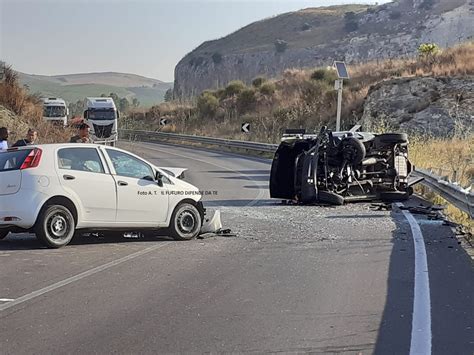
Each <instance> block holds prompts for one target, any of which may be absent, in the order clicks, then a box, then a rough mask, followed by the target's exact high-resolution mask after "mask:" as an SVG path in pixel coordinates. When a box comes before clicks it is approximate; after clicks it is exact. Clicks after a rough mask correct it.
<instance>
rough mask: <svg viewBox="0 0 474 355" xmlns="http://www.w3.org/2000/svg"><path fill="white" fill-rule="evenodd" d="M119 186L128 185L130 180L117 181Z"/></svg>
mask: <svg viewBox="0 0 474 355" xmlns="http://www.w3.org/2000/svg"><path fill="white" fill-rule="evenodd" d="M117 184H118V186H127V185H128V182H125V181H117Z"/></svg>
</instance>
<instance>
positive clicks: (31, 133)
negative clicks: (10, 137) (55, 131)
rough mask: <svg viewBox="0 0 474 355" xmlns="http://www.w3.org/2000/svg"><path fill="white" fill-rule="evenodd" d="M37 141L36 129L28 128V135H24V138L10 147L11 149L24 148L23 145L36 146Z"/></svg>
mask: <svg viewBox="0 0 474 355" xmlns="http://www.w3.org/2000/svg"><path fill="white" fill-rule="evenodd" d="M37 139H38V132H37V131H36V129H33V128H30V129H28V133H27V134H26V138H24V139H20V140H18V141H16V142H15V144H13V145H12V147H24V146H25V145H33V144H36V140H37Z"/></svg>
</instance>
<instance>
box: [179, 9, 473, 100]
mask: <svg viewBox="0 0 474 355" xmlns="http://www.w3.org/2000/svg"><path fill="white" fill-rule="evenodd" d="M473 22H474V0H450V1H442V0H397V1H394V2H392V3H388V4H384V5H380V6H368V5H342V6H331V7H320V8H309V9H304V10H300V11H296V12H290V13H286V14H282V15H279V16H276V17H272V18H269V19H265V20H262V21H258V22H255V23H252V24H250V25H248V26H246V27H244V28H242V29H240V30H238V31H236V32H234V33H232V34H230V35H228V36H226V37H224V38H221V39H218V40H213V41H208V42H204V43H203V44H201V45H200V46H199V47H198V48H196V49H195V50H193V51H192V52H191V53H189V54H188V55H186V56H185V57H184V58H183V59H182V60H181V61H180V62H179V63H178V65H177V66H176V68H175V84H174V90H175V95H177V96H180V97H189V96H194V95H197V94H199V93H200V92H202V91H203V90H205V89H217V88H221V87H224V86H226V84H227V83H228V82H230V81H231V80H235V79H239V80H243V81H244V82H246V83H250V81H251V80H252V79H253V78H255V77H256V76H259V75H264V76H267V77H275V76H278V75H280V74H281V73H282V72H283V71H284V70H285V69H288V68H309V67H316V66H327V65H331V64H332V62H333V61H334V60H345V61H346V62H348V63H351V64H354V63H360V62H365V61H367V60H375V59H389V58H397V57H401V56H411V55H413V54H415V53H416V51H417V48H418V46H419V45H420V44H421V43H426V42H435V43H437V44H439V45H440V46H442V47H449V46H452V45H454V44H457V43H459V42H463V41H466V40H469V39H471V38H472V37H473V36H474V26H472V23H473Z"/></svg>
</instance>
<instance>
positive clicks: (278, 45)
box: [274, 39, 288, 53]
mask: <svg viewBox="0 0 474 355" xmlns="http://www.w3.org/2000/svg"><path fill="white" fill-rule="evenodd" d="M274 44H275V50H276V51H277V53H283V52H285V51H286V49H287V48H288V42H287V41H284V40H282V39H277V40H276V41H275V43H274Z"/></svg>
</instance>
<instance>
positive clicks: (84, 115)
mask: <svg viewBox="0 0 474 355" xmlns="http://www.w3.org/2000/svg"><path fill="white" fill-rule="evenodd" d="M82 116H83V117H84V118H87V110H85V111H84V114H83V115H82Z"/></svg>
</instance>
